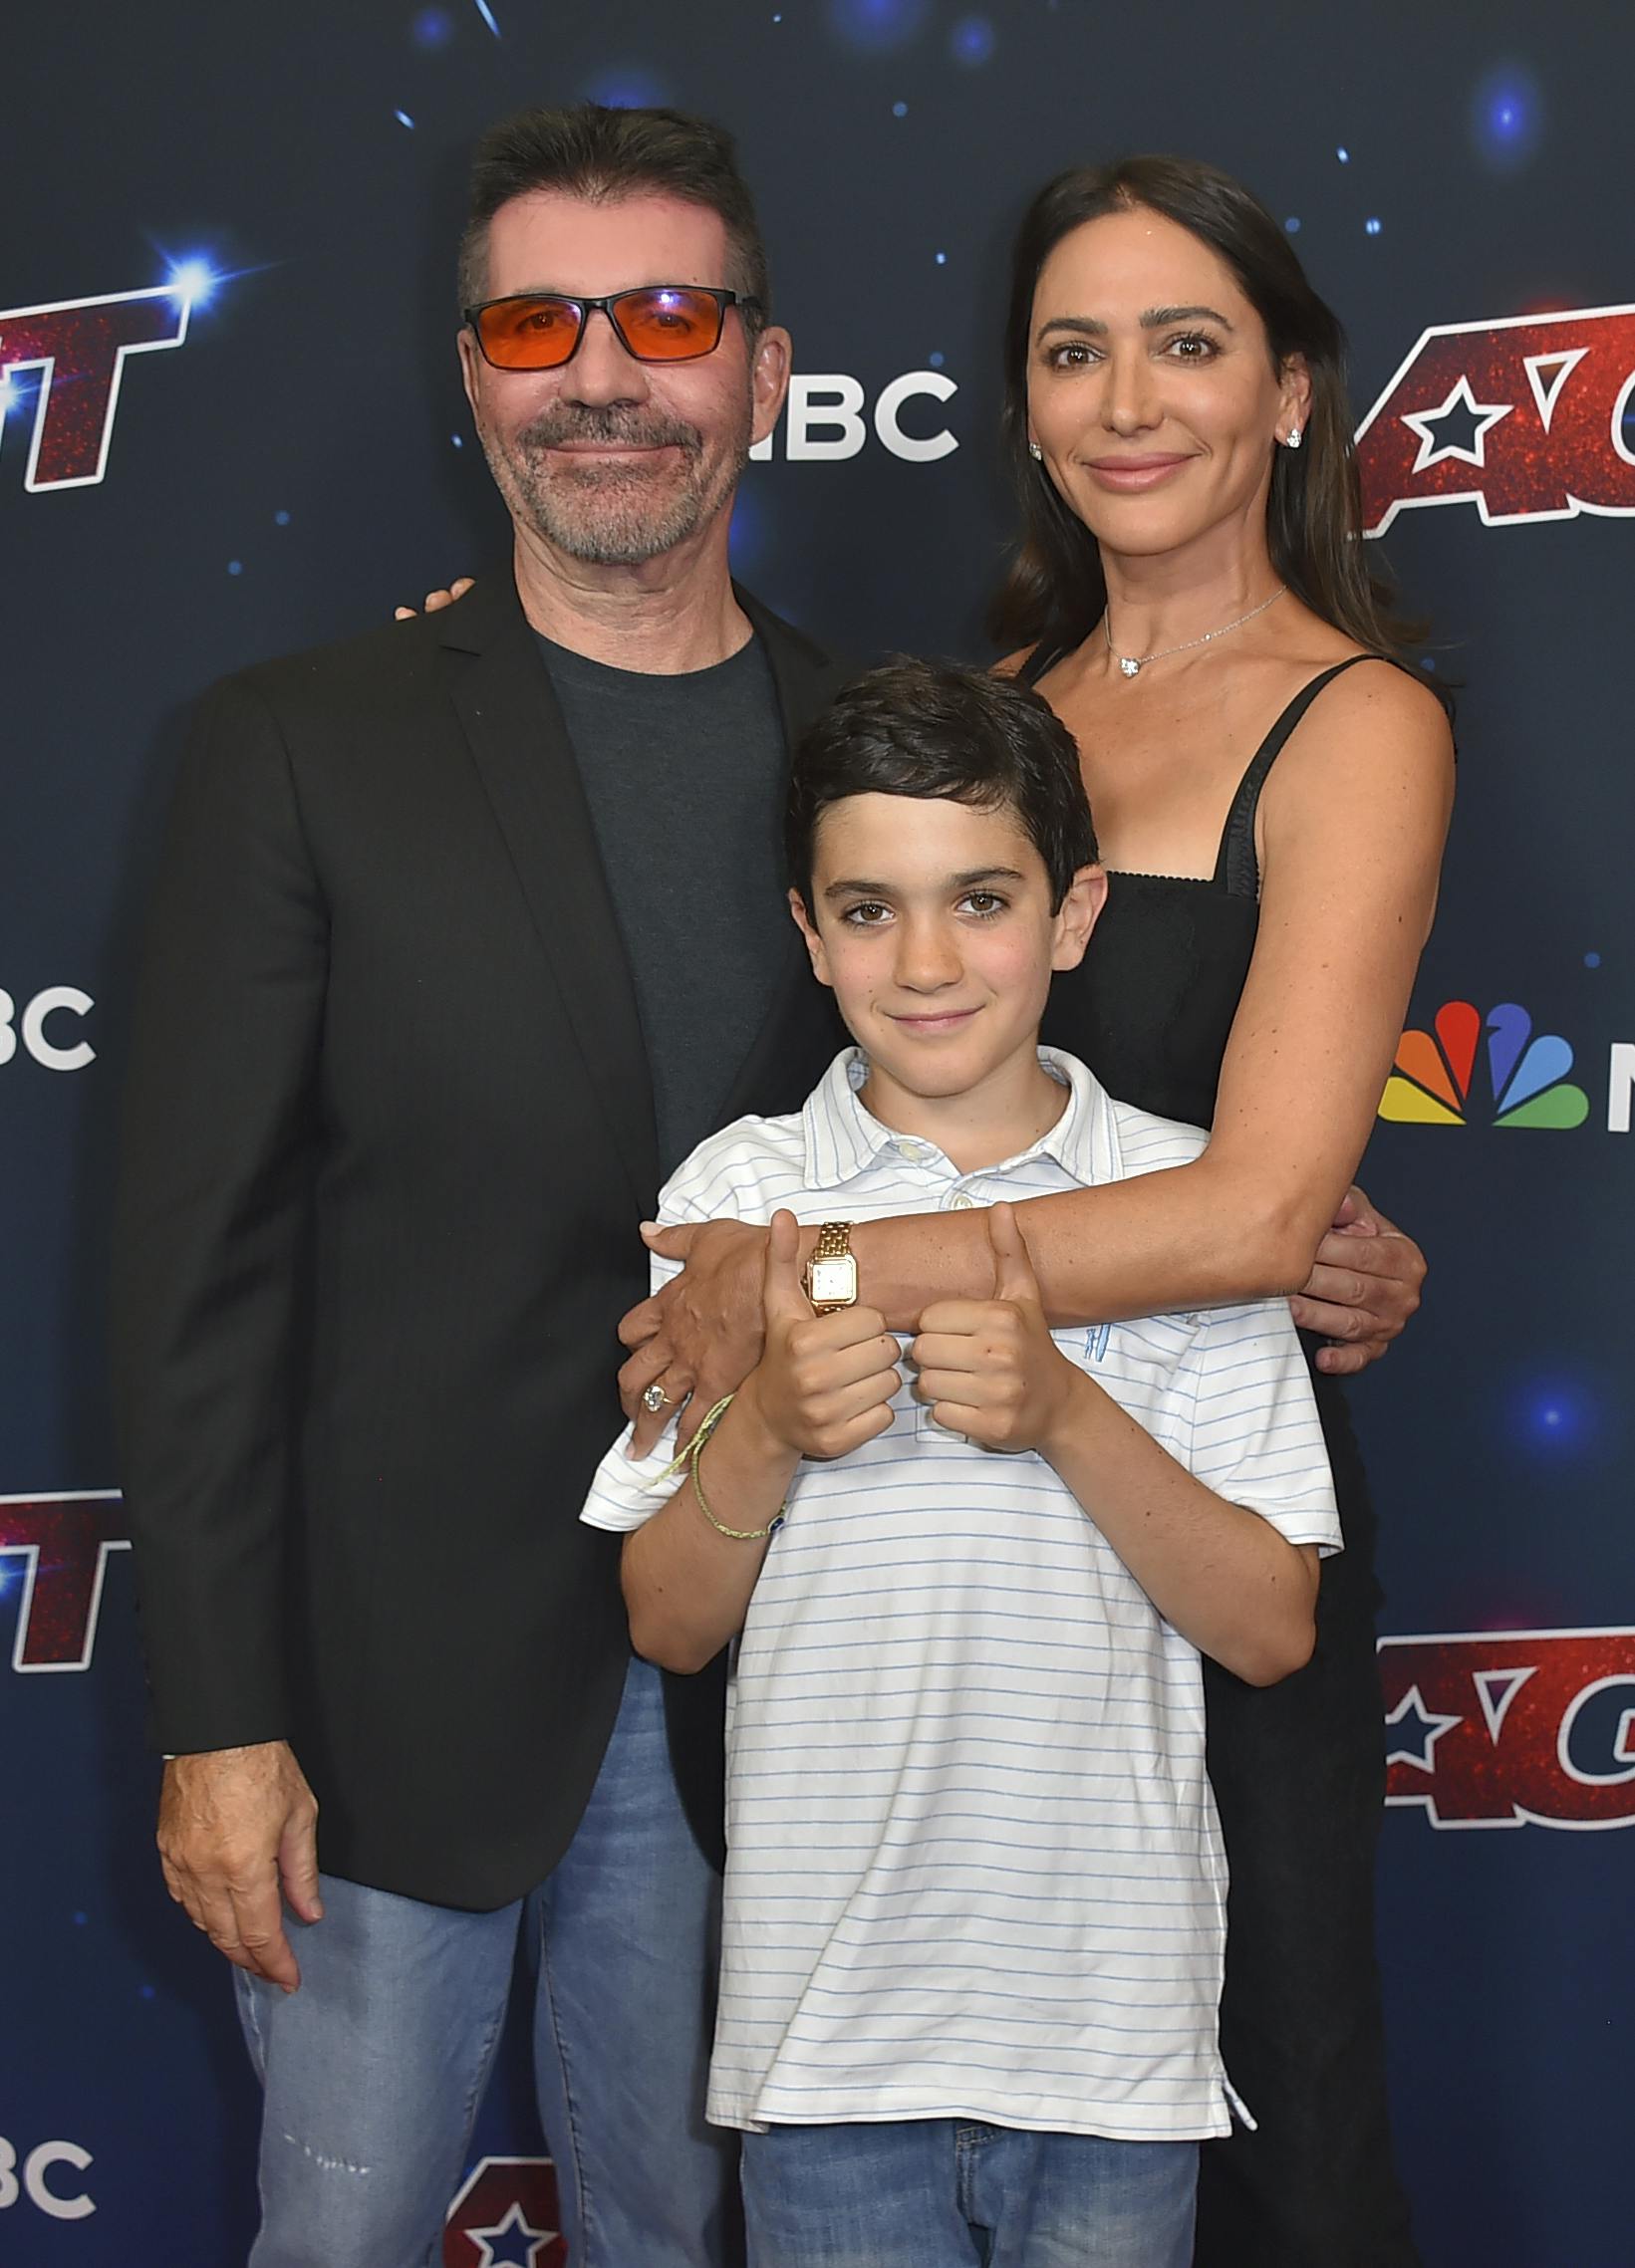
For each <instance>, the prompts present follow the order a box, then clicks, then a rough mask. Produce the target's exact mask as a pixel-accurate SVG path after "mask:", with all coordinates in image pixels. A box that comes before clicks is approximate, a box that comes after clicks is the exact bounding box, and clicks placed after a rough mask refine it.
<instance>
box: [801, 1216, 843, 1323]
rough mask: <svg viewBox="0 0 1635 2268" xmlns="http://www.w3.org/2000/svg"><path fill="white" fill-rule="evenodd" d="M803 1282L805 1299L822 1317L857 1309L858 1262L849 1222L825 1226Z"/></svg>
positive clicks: (838, 1222)
mask: <svg viewBox="0 0 1635 2268" xmlns="http://www.w3.org/2000/svg"><path fill="white" fill-rule="evenodd" d="M802 1280H803V1282H804V1283H805V1286H806V1297H807V1298H808V1299H809V1300H810V1301H811V1303H812V1306H813V1308H814V1309H815V1310H816V1312H817V1313H818V1314H819V1315H834V1314H835V1313H837V1311H838V1310H839V1309H841V1308H843V1307H856V1305H857V1261H856V1258H855V1257H854V1255H853V1252H852V1227H851V1223H850V1221H844V1220H826V1221H825V1222H824V1223H823V1226H822V1227H821V1228H820V1229H819V1230H818V1239H817V1246H816V1249H815V1250H814V1252H813V1254H812V1257H811V1259H810V1260H808V1261H807V1263H806V1268H805V1271H804V1275H803V1278H802Z"/></svg>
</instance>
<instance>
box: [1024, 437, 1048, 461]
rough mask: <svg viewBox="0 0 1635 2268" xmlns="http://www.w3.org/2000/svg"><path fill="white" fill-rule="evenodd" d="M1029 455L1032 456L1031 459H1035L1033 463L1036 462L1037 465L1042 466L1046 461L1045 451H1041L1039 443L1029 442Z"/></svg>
mask: <svg viewBox="0 0 1635 2268" xmlns="http://www.w3.org/2000/svg"><path fill="white" fill-rule="evenodd" d="M1027 453H1028V455H1029V456H1030V457H1031V458H1032V459H1033V462H1034V463H1035V464H1042V463H1043V461H1044V451H1043V449H1041V448H1040V446H1039V444H1038V442H1037V441H1029V442H1028V444H1027Z"/></svg>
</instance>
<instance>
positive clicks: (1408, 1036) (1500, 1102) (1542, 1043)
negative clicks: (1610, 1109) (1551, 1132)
mask: <svg viewBox="0 0 1635 2268" xmlns="http://www.w3.org/2000/svg"><path fill="white" fill-rule="evenodd" d="M1484 1040H1486V1042H1487V1046H1486V1048H1484V1047H1483V1042H1484ZM1484 1056H1485V1058H1486V1067H1487V1078H1486V1081H1482V1080H1480V1079H1479V1078H1478V1076H1477V1066H1478V1060H1479V1058H1481V1057H1484ZM1571 1069H1572V1049H1571V1048H1570V1047H1569V1046H1568V1045H1567V1043H1566V1041H1565V1040H1563V1039H1561V1038H1559V1037H1558V1036H1557V1035H1556V1034H1555V1033H1553V1032H1539V1033H1537V1034H1535V1033H1534V1031H1533V1028H1532V1018H1531V1017H1530V1016H1529V1015H1528V1013H1527V1011H1526V1010H1525V1008H1522V1007H1518V1006H1517V1004H1516V1003H1515V1002H1514V1001H1513V1000H1509V1001H1505V1002H1503V1003H1502V1004H1501V1005H1500V1006H1499V1007H1498V1008H1490V1009H1489V1011H1488V1013H1487V1015H1486V1016H1483V1015H1481V1014H1480V1013H1479V1012H1478V1010H1476V1009H1475V1008H1473V1007H1472V1006H1471V1003H1470V1002H1469V1001H1468V1000H1448V1001H1445V1002H1444V1003H1443V1005H1442V1006H1441V1007H1440V1008H1439V1009H1438V1010H1437V1013H1436V1018H1435V1022H1434V1024H1433V1026H1432V1029H1431V1030H1430V1031H1429V1032H1419V1031H1408V1032H1404V1033H1403V1035H1402V1043H1401V1045H1400V1046H1399V1047H1398V1049H1397V1061H1396V1066H1395V1068H1394V1070H1393V1071H1392V1073H1391V1076H1390V1078H1389V1079H1388V1080H1387V1081H1386V1083H1385V1094H1384V1096H1383V1098H1382V1099H1381V1102H1380V1117H1381V1118H1382V1119H1393V1120H1396V1121H1398V1122H1399V1123H1401V1124H1404V1125H1408V1126H1419V1127H1463V1126H1468V1125H1469V1124H1470V1123H1471V1121H1472V1120H1473V1119H1482V1120H1485V1121H1487V1122H1488V1123H1489V1124H1491V1125H1493V1126H1496V1127H1581V1126H1582V1125H1583V1123H1584V1121H1585V1120H1586V1119H1587V1118H1588V1116H1589V1097H1588V1096H1587V1095H1586V1094H1585V1093H1584V1090H1583V1089H1582V1088H1581V1087H1575V1086H1574V1085H1573V1084H1572V1082H1571V1081H1570V1080H1569V1079H1568V1078H1567V1073H1568V1072H1569V1071H1570V1070H1571ZM1484 1089H1485V1090H1486V1091H1484Z"/></svg>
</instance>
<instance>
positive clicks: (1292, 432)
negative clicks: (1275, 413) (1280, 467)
mask: <svg viewBox="0 0 1635 2268" xmlns="http://www.w3.org/2000/svg"><path fill="white" fill-rule="evenodd" d="M1283 446H1284V448H1285V449H1297V448H1298V447H1299V446H1300V428H1299V426H1298V425H1291V426H1290V427H1289V429H1288V431H1287V432H1286V433H1285V434H1284V435H1283Z"/></svg>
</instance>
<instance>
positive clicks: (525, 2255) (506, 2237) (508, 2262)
mask: <svg viewBox="0 0 1635 2268" xmlns="http://www.w3.org/2000/svg"><path fill="white" fill-rule="evenodd" d="M465 2233H466V2235H467V2236H469V2237H470V2239H471V2242H472V2243H473V2244H480V2245H481V2247H482V2254H481V2257H480V2259H478V2261H477V2263H476V2268H538V2261H539V2253H540V2247H541V2246H542V2245H546V2244H550V2243H552V2242H553V2241H554V2240H555V2238H556V2237H557V2235H558V2234H559V2231H557V2230H556V2229H554V2228H535V2227H534V2226H533V2225H532V2223H531V2222H529V2221H527V2220H525V2219H524V2218H523V2212H522V2207H521V2206H520V2205H513V2206H512V2207H511V2209H510V2211H509V2212H508V2213H507V2214H506V2215H505V2218H504V2219H503V2220H501V2221H496V2222H495V2223H494V2226H493V2227H492V2228H473V2229H467V2230H466V2232H465ZM496 2242H497V2243H498V2244H500V2245H501V2246H503V2250H501V2251H496V2250H495V2249H494V2247H495V2244H496ZM519 2242H520V2243H521V2245H522V2250H521V2251H520V2252H519V2251H518V2250H517V2249H516V2245H517V2244H518V2243H519Z"/></svg>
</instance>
